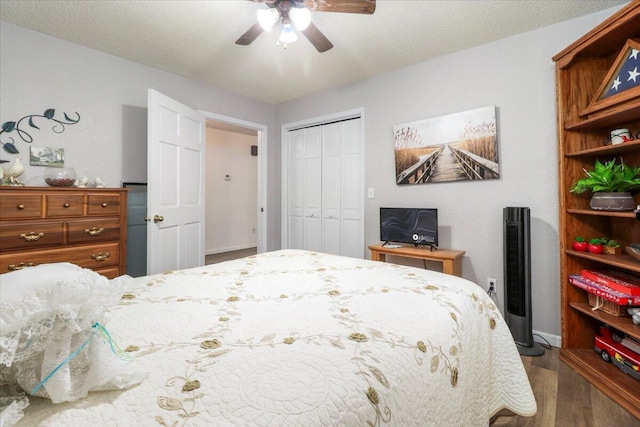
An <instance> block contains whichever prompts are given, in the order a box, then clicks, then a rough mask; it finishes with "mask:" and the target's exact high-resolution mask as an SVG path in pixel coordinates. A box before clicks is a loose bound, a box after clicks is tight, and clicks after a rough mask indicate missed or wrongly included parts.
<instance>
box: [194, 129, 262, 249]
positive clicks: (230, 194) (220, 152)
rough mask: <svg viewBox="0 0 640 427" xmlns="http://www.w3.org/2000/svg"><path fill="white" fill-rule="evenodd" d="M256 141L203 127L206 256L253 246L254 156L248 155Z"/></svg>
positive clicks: (254, 214)
mask: <svg viewBox="0 0 640 427" xmlns="http://www.w3.org/2000/svg"><path fill="white" fill-rule="evenodd" d="M257 141H258V138H257V137H255V136H251V135H244V134H240V133H235V132H229V131H225V130H219V129H212V128H209V127H207V171H206V180H207V184H206V196H205V198H206V218H207V232H206V239H205V253H206V254H207V255H210V254H217V253H221V252H226V251H234V250H239V249H246V248H253V247H256V245H257V234H256V227H257V224H256V215H257V212H258V206H257V201H258V157H257V156H252V155H251V146H252V145H257ZM226 175H229V179H228V180H227V179H226Z"/></svg>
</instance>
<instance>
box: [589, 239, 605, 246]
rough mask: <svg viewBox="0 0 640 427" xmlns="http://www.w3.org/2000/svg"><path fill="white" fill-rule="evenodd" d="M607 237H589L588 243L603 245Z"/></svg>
mask: <svg viewBox="0 0 640 427" xmlns="http://www.w3.org/2000/svg"><path fill="white" fill-rule="evenodd" d="M606 241H607V239H606V238H605V237H594V238H593V239H589V243H590V244H592V245H604V244H605V242H606Z"/></svg>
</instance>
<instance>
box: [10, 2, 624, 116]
mask: <svg viewBox="0 0 640 427" xmlns="http://www.w3.org/2000/svg"><path fill="white" fill-rule="evenodd" d="M623 3H627V1H625V0H598V1H591V0H535V1H526V0H513V1H509V0H501V1H489V0H477V1H462V0H459V1H435V0H434V1H418V0H414V1H402V0H378V1H377V8H376V11H375V13H374V14H373V15H360V14H343V13H329V12H314V13H313V14H312V21H313V22H314V23H315V25H316V26H317V27H318V28H319V29H320V30H321V31H322V32H323V33H324V34H325V35H326V36H327V37H328V38H329V40H331V41H332V42H333V44H334V48H333V49H331V50H329V51H327V52H325V53H318V52H317V51H316V50H315V49H314V48H313V46H312V45H311V44H310V43H309V42H308V40H306V39H305V38H304V36H302V35H300V38H299V40H298V41H297V42H295V43H292V44H290V45H289V46H288V47H287V49H283V48H282V47H276V37H277V34H276V32H275V31H272V32H271V33H264V34H262V35H260V36H259V37H258V38H257V40H256V41H255V42H253V44H251V45H249V46H239V45H236V44H235V43H234V42H235V40H236V39H238V37H240V36H241V35H242V34H243V33H244V32H245V31H246V30H247V29H248V28H249V27H250V26H251V25H253V24H254V23H255V22H256V18H255V17H256V11H257V10H258V9H259V8H265V7H266V6H264V5H262V4H258V3H254V2H251V1H246V0H235V1H226V0H212V1H203V0H200V1H166V0H165V1H160V0H155V1H138V0H133V1H107V0H102V1H89V0H85V1H46V0H45V1H40V0H37V1H31V0H21V1H16V0H1V1H0V19H1V20H3V21H6V22H10V23H13V24H16V25H20V26H23V27H26V28H30V29H33V30H36V31H40V32H42V33H45V34H50V35H52V36H54V37H58V38H61V39H64V40H68V41H71V42H74V43H78V44H81V45H84V46H88V47H90V48H93V49H96V50H99V51H103V52H107V53H110V54H112V55H116V56H119V57H122V58H126V59H129V60H131V61H134V62H138V63H140V64H145V65H149V66H152V67H156V68H159V69H161V70H165V71H168V72H170V73H173V74H178V75H181V76H184V77H186V78H189V79H193V80H197V81H200V82H203V83H205V84H207V85H210V86H214V87H218V88H224V89H226V90H229V91H231V92H234V93H237V94H240V95H245V96H248V97H251V98H255V99H258V100H261V101H264V102H266V103H269V104H279V103H281V102H284V101H288V100H292V99H296V98H300V97H303V96H306V95H309V94H312V93H316V92H320V91H323V90H326V89H329V88H333V87H339V86H343V85H346V84H349V83H353V82H356V81H360V80H364V79H367V78H369V77H371V76H374V75H377V74H381V73H384V72H388V71H391V70H395V69H398V68H402V67H405V66H408V65H411V64H416V63H419V62H423V61H426V60H428V59H432V58H435V57H438V56H442V55H445V54H448V53H451V52H455V51H459V50H462V49H466V48H469V47H472V46H477V45H481V44H484V43H487V42H490V41H493V40H498V39H501V38H505V37H508V36H511V35H514V34H519V33H524V32H527V31H530V30H532V29H535V28H539V27H543V26H546V25H550V24H553V23H557V22H561V21H564V20H567V19H572V18H575V17H578V16H581V15H586V14H589V13H592V12H596V11H598V10H602V9H606V8H609V7H613V6H616V5H619V4H623Z"/></svg>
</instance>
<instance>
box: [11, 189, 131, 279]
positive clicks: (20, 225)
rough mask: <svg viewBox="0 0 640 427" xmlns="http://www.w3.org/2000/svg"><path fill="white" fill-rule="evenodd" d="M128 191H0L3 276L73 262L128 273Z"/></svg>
mask: <svg viewBox="0 0 640 427" xmlns="http://www.w3.org/2000/svg"><path fill="white" fill-rule="evenodd" d="M126 237H127V190H126V189H122V188H99V189H98V188H55V189H53V188H48V187H0V273H6V272H9V271H13V270H18V269H21V268H25V267H30V266H34V265H38V264H44V263H51V262H71V263H74V264H77V265H79V266H81V267H85V268H90V269H92V270H95V271H96V272H98V273H100V274H102V275H104V276H106V277H108V278H114V277H117V276H120V275H122V274H125V270H126V268H125V267H126V265H125V264H126V240H127V239H126Z"/></svg>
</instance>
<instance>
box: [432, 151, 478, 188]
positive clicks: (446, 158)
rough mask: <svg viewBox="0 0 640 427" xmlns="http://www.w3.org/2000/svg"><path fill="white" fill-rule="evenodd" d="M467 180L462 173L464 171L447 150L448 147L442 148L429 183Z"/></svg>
mask: <svg viewBox="0 0 640 427" xmlns="http://www.w3.org/2000/svg"><path fill="white" fill-rule="evenodd" d="M466 179H469V178H468V177H467V175H466V174H465V173H464V170H463V169H462V167H461V166H460V164H459V163H458V162H457V161H456V158H455V156H454V155H453V153H452V152H451V149H449V145H445V146H444V151H442V154H440V156H439V157H438V160H436V163H435V166H434V169H433V174H432V175H431V178H430V180H429V181H430V182H448V181H463V180H466Z"/></svg>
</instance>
